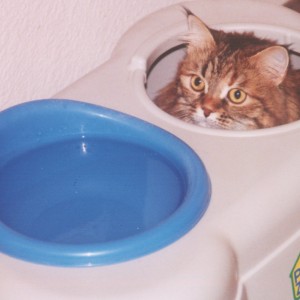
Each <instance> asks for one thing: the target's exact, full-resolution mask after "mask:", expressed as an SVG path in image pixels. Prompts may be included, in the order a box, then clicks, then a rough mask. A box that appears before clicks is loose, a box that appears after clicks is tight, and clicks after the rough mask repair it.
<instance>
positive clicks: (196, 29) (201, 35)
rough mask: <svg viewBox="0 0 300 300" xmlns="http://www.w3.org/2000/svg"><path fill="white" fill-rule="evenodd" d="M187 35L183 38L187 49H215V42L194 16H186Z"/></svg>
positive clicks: (208, 31)
mask: <svg viewBox="0 0 300 300" xmlns="http://www.w3.org/2000/svg"><path fill="white" fill-rule="evenodd" d="M187 21H188V29H189V33H188V34H187V35H185V36H184V40H185V42H187V43H188V48H194V47H196V48H200V49H203V48H212V47H215V45H216V44H215V40H214V38H213V36H212V34H211V32H210V30H209V28H208V27H207V26H206V25H205V24H204V23H203V22H202V21H201V20H200V19H199V18H198V17H196V16H195V15H194V14H192V13H190V14H188V16H187Z"/></svg>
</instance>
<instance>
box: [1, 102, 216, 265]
mask: <svg viewBox="0 0 300 300" xmlns="http://www.w3.org/2000/svg"><path fill="white" fill-rule="evenodd" d="M0 136H1V141H2V143H3V145H4V147H3V148H2V149H1V150H0V249H1V251H2V252H4V253H6V254H9V255H12V256H15V257H18V258H22V259H25V260H29V261H33V262H37V263H43V264H51V265H63V266H89V265H102V264H110V263H116V262H120V261H124V260H128V259H132V258H135V257H139V256H142V255H145V254H147V253H151V252H153V251H155V250H158V249H160V248H162V247H164V246H166V245H168V244H170V243H171V242H174V241H175V240H177V239H178V238H180V237H181V236H182V235H183V234H185V233H186V232H187V231H189V230H190V229H191V228H192V227H193V226H194V225H195V224H196V223H197V222H198V221H199V219H200V218H201V216H202V215H203V213H204V211H205V210H206V208H207V205H208V201H209V197H210V185H209V180H208V177H207V174H206V171H205V168H204V166H203V164H202V163H201V161H200V159H199V158H198V157H197V156H196V155H195V153H194V152H193V151H192V150H191V149H190V148H189V147H188V146H187V145H185V144H184V143H183V142H181V141H180V140H179V139H177V138H176V137H174V136H173V135H171V134H169V133H167V132H165V131H163V130H161V129H159V128H157V127H155V126H153V125H150V124H148V123H145V122H143V121H141V120H138V119H136V118H133V117H130V116H128V115H125V114H122V113H119V112H116V111H111V110H108V109H104V108H101V107H97V106H94V105H89V104H84V103H80V102H73V101H67V100H43V101H36V102H31V103H27V104H22V105H19V106H16V107H14V108H11V109H8V110H6V111H3V112H2V113H1V118H0Z"/></svg>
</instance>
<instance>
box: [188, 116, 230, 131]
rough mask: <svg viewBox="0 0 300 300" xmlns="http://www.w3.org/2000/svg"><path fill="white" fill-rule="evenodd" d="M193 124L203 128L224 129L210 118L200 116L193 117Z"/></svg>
mask: <svg viewBox="0 0 300 300" xmlns="http://www.w3.org/2000/svg"><path fill="white" fill-rule="evenodd" d="M193 124H195V125H197V126H200V127H204V128H212V129H224V128H223V127H221V126H220V125H219V124H218V123H217V122H216V121H214V120H210V119H208V118H201V117H196V118H193Z"/></svg>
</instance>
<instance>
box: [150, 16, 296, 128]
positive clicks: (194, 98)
mask: <svg viewBox="0 0 300 300" xmlns="http://www.w3.org/2000/svg"><path fill="white" fill-rule="evenodd" d="M187 20H188V26H189V33H188V34H187V35H186V36H185V37H184V42H185V43H186V45H187V47H186V56H185V58H184V59H183V60H182V61H181V62H180V64H179V66H178V70H177V74H176V77H175V79H174V80H173V81H172V82H171V83H169V84H168V85H167V86H166V87H165V88H163V89H162V90H161V91H160V92H159V94H158V96H157V97H156V98H155V99H154V102H155V103H156V105H157V106H159V107H160V108H161V109H162V110H164V111H166V112H167V113H169V114H171V115H173V116H175V117H177V118H179V119H182V120H184V121H186V122H188V123H192V124H196V125H199V126H202V127H207V128H218V129H230V130H251V129H258V128H267V127H273V126H277V125H281V124H286V123H290V122H293V121H295V120H298V119H300V70H295V69H294V68H293V67H292V65H291V62H290V54H291V50H290V49H289V48H288V47H287V46H284V45H278V44H277V43H276V42H275V41H272V40H269V39H261V38H258V37H256V36H255V35H254V34H253V33H237V32H231V33H225V32H224V31H221V30H213V29H210V28H208V27H207V26H206V25H205V24H204V23H203V22H202V21H201V20H200V19H199V18H198V17H196V16H195V15H193V14H192V13H191V12H189V11H187Z"/></svg>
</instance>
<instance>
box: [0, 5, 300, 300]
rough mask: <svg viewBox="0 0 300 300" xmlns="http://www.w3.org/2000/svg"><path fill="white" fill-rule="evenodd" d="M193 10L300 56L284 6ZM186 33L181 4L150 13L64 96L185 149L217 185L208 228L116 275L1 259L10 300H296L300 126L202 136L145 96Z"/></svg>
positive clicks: (293, 16)
mask: <svg viewBox="0 0 300 300" xmlns="http://www.w3.org/2000/svg"><path fill="white" fill-rule="evenodd" d="M184 5H185V6H187V7H188V8H189V9H190V10H192V11H193V12H194V13H195V14H197V15H199V16H200V17H201V18H202V19H203V20H204V21H205V22H206V23H208V24H209V25H211V26H216V27H222V26H223V27H224V26H225V27H226V26H227V28H228V27H235V26H236V27H237V28H239V29H241V28H243V27H245V28H248V27H251V28H252V29H257V30H258V31H260V33H263V32H267V33H268V34H275V35H276V36H277V34H278V35H280V37H281V38H283V39H284V40H289V39H290V40H291V41H295V42H296V43H295V47H296V48H295V50H298V51H299V50H300V33H299V29H300V15H299V14H297V13H295V12H292V11H290V10H288V9H285V8H283V7H280V6H277V5H273V4H269V3H262V2H258V1H250V0H245V1H238V0H228V1H222V0H218V1H213V2H212V1H209V0H198V1H194V2H189V3H186V4H184ZM186 26H187V25H186V22H185V15H184V14H183V13H182V11H181V10H180V8H179V6H173V7H170V8H167V9H164V10H161V11H159V12H157V13H155V14H153V15H150V16H149V17H147V18H146V19H144V20H142V21H140V22H139V23H138V24H136V26H134V27H133V28H132V29H131V30H129V32H127V34H125V35H124V36H123V38H122V39H121V40H120V42H119V44H118V46H117V47H116V49H115V51H114V53H113V56H112V58H111V60H110V61H108V62H107V63H106V64H104V65H102V66H100V67H99V68H98V69H96V70H95V71H94V72H92V73H90V74H88V75H87V76H86V77H84V78H82V79H80V80H79V81H78V82H76V83H75V84H73V85H72V86H70V87H69V88H67V89H66V90H64V91H62V92H60V93H59V94H58V95H55V97H60V98H69V99H77V100H83V101H87V102H91V103H95V104H99V105H103V106H106V107H109V108H114V109H117V110H120V111H122V112H125V113H129V114H132V115H135V116H137V117H140V118H142V119H144V120H146V121H149V122H151V123H154V124H156V125H158V126H160V127H162V128H164V129H166V130H168V131H170V132H172V133H174V134H175V135H177V136H178V137H180V138H181V139H183V140H184V141H186V142H187V143H188V144H189V145H190V146H191V147H192V148H193V149H195V150H196V151H197V153H198V154H199V156H200V157H201V158H202V160H203V161H204V163H205V165H206V167H207V170H208V173H209V175H210V177H211V181H212V191H213V196H212V200H211V204H210V207H209V209H208V211H207V213H206V214H205V216H204V217H203V219H202V220H201V221H200V222H199V224H197V226H196V227H195V228H194V229H193V230H192V231H191V232H190V233H188V234H187V235H186V236H184V237H183V238H182V239H180V240H179V241H177V242H176V243H174V244H172V245H171V246H169V247H167V248H164V249H163V250H161V251H158V252H155V253H153V254H151V255H148V256H145V257H143V258H140V259H137V260H133V261H128V262H126V263H122V264H117V265H112V266H106V267H96V268H86V269H63V268H54V267H47V266H40V265H34V264H30V263H26V262H22V261H18V260H15V259H12V258H9V257H7V256H5V255H0V299H4V300H18V299H21V298H24V297H25V296H24V295H26V299H30V300H37V299H43V300H50V299H51V300H52V299H55V300H71V299H72V300H73V299H80V300H81V299H82V300H83V299H85V300H96V299H105V300H121V299H122V300H140V299H143V300H148V299H149V300H150V299H151V300H153V299H160V300H169V299H172V300H200V299H206V300H221V299H222V300H265V299H272V300H288V299H292V297H293V295H292V288H291V283H290V278H289V275H290V271H291V270H292V267H293V265H294V263H295V261H296V259H297V257H298V254H299V250H300V217H299V214H300V189H299V182H300V121H297V122H294V123H292V124H288V125H284V126H280V127H276V128H270V129H264V130H256V131H249V132H231V131H221V130H213V129H204V128H200V127H196V126H193V125H190V124H187V123H184V122H182V121H180V120H177V119H175V118H173V117H171V116H169V115H167V114H166V113H164V112H162V111H161V110H160V109H159V108H157V107H156V106H155V105H154V104H153V103H152V101H151V100H150V99H149V97H148V95H147V93H146V90H145V87H144V81H145V80H146V72H147V69H148V68H149V67H150V66H151V64H152V63H153V61H154V60H155V59H156V58H157V57H158V56H159V55H160V54H162V53H163V52H164V51H165V50H167V49H170V48H171V47H173V46H175V45H178V43H179V42H178V40H177V39H176V36H177V35H178V34H181V33H182V32H184V31H186V30H187V27H186ZM278 32H281V33H278ZM154 89H155V88H154Z"/></svg>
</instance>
